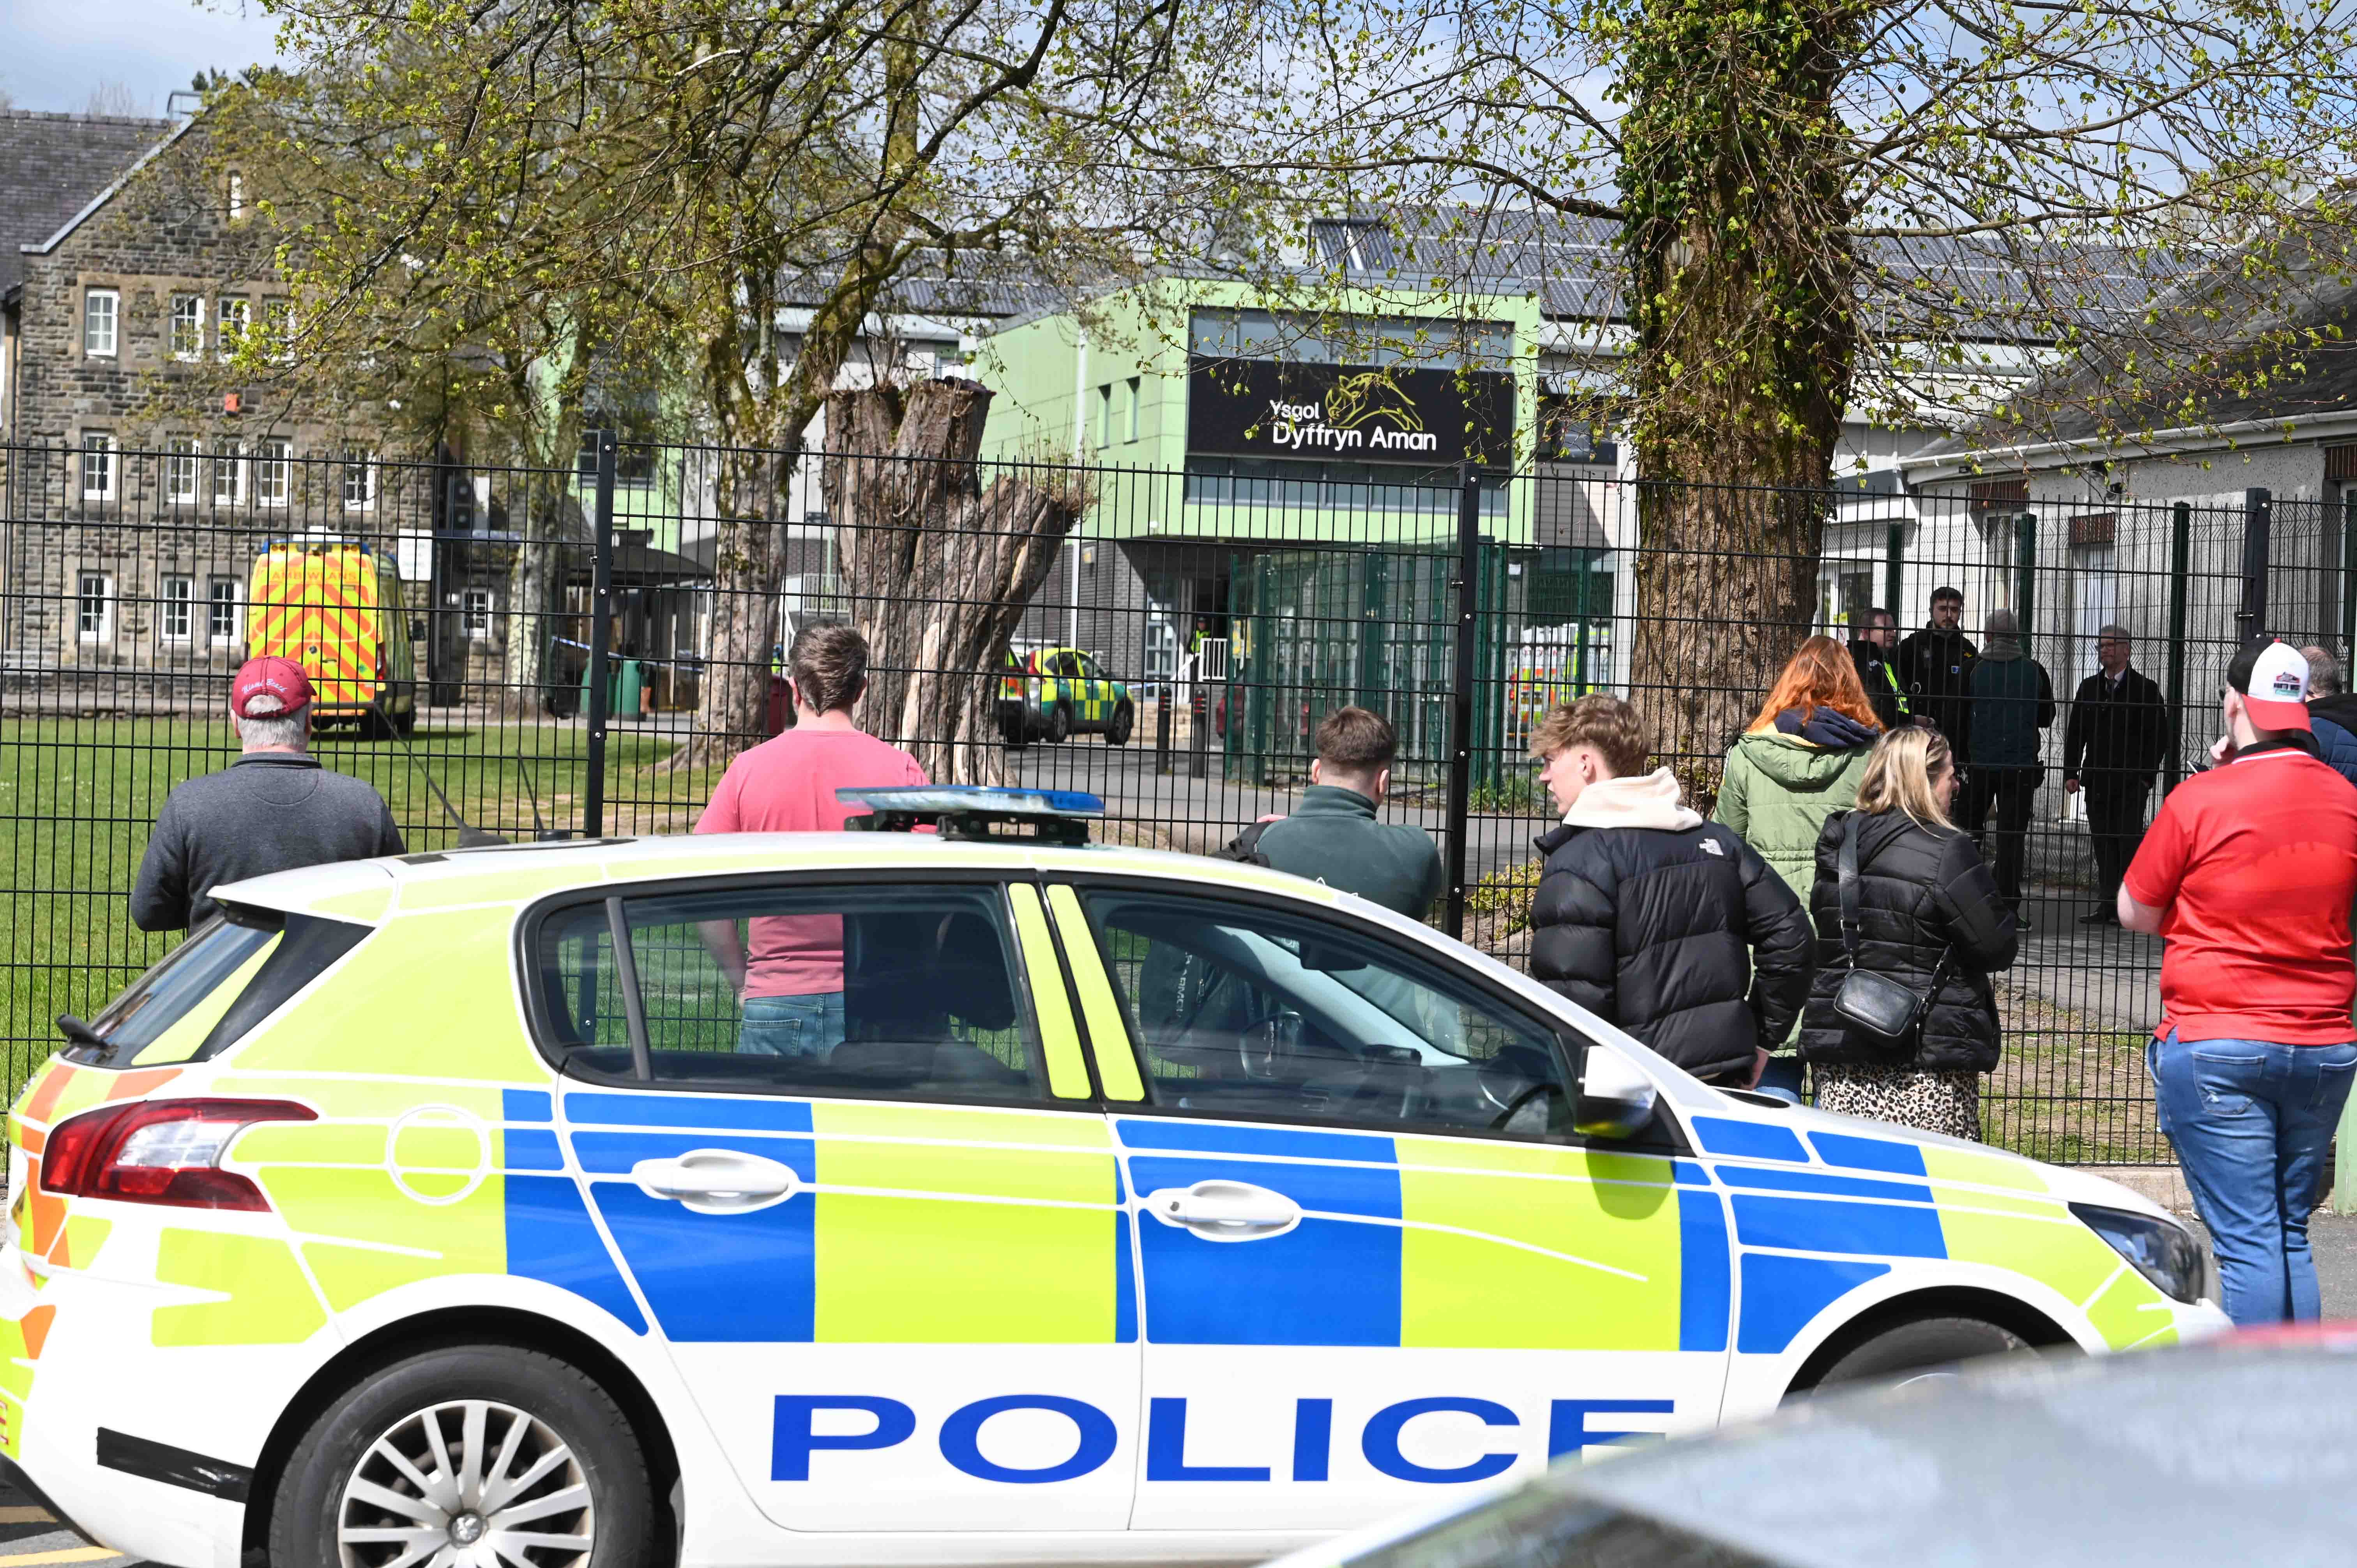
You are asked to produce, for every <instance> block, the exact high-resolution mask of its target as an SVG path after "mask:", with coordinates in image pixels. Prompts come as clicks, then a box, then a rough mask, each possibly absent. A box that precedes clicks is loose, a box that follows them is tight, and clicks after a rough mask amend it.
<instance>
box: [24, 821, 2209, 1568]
mask: <svg viewBox="0 0 2357 1568" xmlns="http://www.w3.org/2000/svg"><path fill="white" fill-rule="evenodd" d="M958 796H959V792H955V791H930V792H921V793H920V794H915V795H911V796H909V797H905V798H900V797H893V798H885V797H880V796H879V797H877V798H875V799H873V800H871V801H870V804H871V805H874V806H875V807H876V808H877V821H879V822H891V821H912V822H913V821H926V820H931V821H934V822H937V823H938V824H939V825H941V826H942V827H943V828H944V829H953V830H955V831H944V832H942V833H939V834H931V833H926V834H916V833H906V832H851V833H844V834H832V835H820V834H808V835H777V836H760V835H745V836H741V837H717V838H716V837H694V838H691V837H682V838H658V839H641V840H607V841H601V842H588V843H556V844H535V845H530V846H514V847H494V848H486V849H479V850H468V851H455V852H451V853H447V854H413V855H407V856H403V857H399V858H394V859H388V860H378V861H369V862H360V863H353V864H348V865H331V866H320V867H316V868H312V869H307V870H302V871H294V872H287V873H283V874H280V875H274V876H269V877H264V878H259V879H256V880H254V881H251V882H246V883H242V884H237V885H234V886H225V887H221V888H218V889H215V890H214V897H216V898H217V899H218V900H219V901H220V902H221V905H222V907H223V909H224V910H225V913H224V914H223V916H222V917H221V918H220V919H219V920H217V921H215V922H214V923H212V924H210V925H208V926H206V927H205V928H203V929H200V930H199V931H197V932H196V933H194V934H193V935H192V936H191V937H190V938H189V940H188V941H187V942H185V943H184V944H183V945H182V946H180V947H179V948H178V949H177V950H175V951H174V952H173V953H172V954H171V955H170V956H169V957H168V958H167V959H166V960H165V961H163V962H162V963H161V964H159V965H157V966H156V968H155V969H154V970H152V971H150V972H148V973H147V974H145V976H143V977H142V978H140V979H139V980H138V981H137V982H136V983H134V984H133V985H132V986H131V988H130V989H129V990H127V991H125V992H124V993H123V994H122V996H120V997H119V998H117V999H116V1000H115V1001H114V1002H113V1004H111V1005H110V1006H109V1007H108V1008H107V1009H106V1010H105V1011H104V1012H103V1013H102V1014H101V1015H98V1016H97V1017H95V1018H93V1019H91V1020H90V1021H89V1022H88V1023H83V1022H81V1021H80V1020H67V1021H64V1022H63V1024H62V1026H63V1027H64V1029H65V1030H66V1032H67V1034H68V1036H69V1037H70V1044H69V1045H68V1047H67V1048H66V1049H64V1050H63V1051H62V1052H61V1053H60V1054H59V1056H58V1057H57V1058H55V1059H53V1060H52V1061H50V1062H49V1063H48V1065H47V1066H46V1067H45V1068H44V1069H42V1070H41V1071H40V1073H39V1074H38V1076H37V1077H36V1078H35V1079H33V1080H32V1081H31V1083H30V1084H29V1085H28V1087H27V1090H25V1092H24V1095H23V1097H22V1098H21V1099H20V1100H19V1101H18V1102H17V1103H16V1106H15V1108H14V1109H13V1111H12V1112H10V1114H9V1117H8V1136H9V1142H10V1146H11V1152H10V1163H9V1190H10V1192H11V1194H12V1195H13V1197H12V1208H11V1220H12V1228H11V1231H10V1234H9V1236H8V1238H7V1242H6V1248H7V1255H6V1258H5V1262H0V1455H5V1463H4V1464H0V1473H5V1476H6V1477H7V1478H9V1479H11V1480H13V1481H15V1482H16V1483H17V1484H19V1485H22V1486H24V1487H27V1489H28V1490H30V1491H31V1492H33V1493H34V1494H35V1495H37V1496H38V1497H39V1498H42V1499H43V1500H45V1501H46V1502H47V1503H48V1505H49V1506H50V1508H51V1509H53V1510H54V1511H55V1512H56V1513H57V1514H58V1515H59V1517H60V1518H61V1519H65V1520H70V1521H71V1522H72V1523H73V1524H74V1525H75V1526H76V1527H77V1528H78V1529H80V1530H82V1531H84V1532H86V1533H87V1534H88V1535H89V1536H91V1538H92V1539H94V1540H95V1541H100V1542H102V1543H103V1544H104V1545H106V1546H108V1547H111V1548H113V1549H116V1550H119V1551H122V1552H127V1553H130V1554H131V1555H133V1556H134V1557H138V1558H145V1559H149V1560H152V1561H154V1562H156V1563H168V1564H179V1565H185V1568H199V1565H205V1568H228V1565H231V1564H235V1563H240V1562H241V1561H243V1560H244V1559H243V1558H242V1554H243V1553H246V1552H253V1551H261V1552H266V1553H267V1554H268V1560H269V1561H270V1562H271V1563H277V1564H282V1565H285V1568H314V1565H317V1564H322V1563H334V1564H339V1565H341V1568H412V1565H416V1564H428V1563H432V1564H468V1563H482V1564H493V1563H496V1564H499V1565H500V1568H512V1565H516V1564H523V1565H527V1568H560V1565H573V1568H580V1565H588V1568H622V1565H637V1564H646V1563H693V1564H741V1565H750V1564H756V1563H767V1564H775V1563H809V1564H876V1563H891V1564H906V1565H911V1568H913V1565H920V1564H951V1563H975V1562H1000V1563H1015V1562H1021V1563H1047V1562H1054V1561H1070V1562H1074V1563H1079V1562H1092V1563H1103V1562H1114V1561H1125V1562H1135V1563H1149V1562H1157V1563H1182V1562H1183V1563H1202V1562H1216V1561H1227V1562H1243V1561H1248V1560H1254V1559H1257V1558H1261V1557H1265V1556H1267V1555H1270V1554H1272V1553H1274V1552H1278V1551H1280V1550H1283V1549H1285V1548H1287V1547H1290V1546H1298V1545H1302V1544H1306V1543H1308V1542H1310V1541H1316V1540H1319V1539H1322V1538H1324V1537H1325V1536H1328V1535H1330V1534H1332V1533H1334V1532H1336V1531H1339V1530H1345V1529H1348V1528H1351V1527H1353V1526H1357V1525H1361V1524H1364V1523H1366V1522H1367V1521H1369V1520H1373V1519H1375V1518H1377V1517H1378V1516H1380V1515H1382V1514H1383V1513H1385V1512H1386V1511H1389V1510H1393V1509H1399V1508H1402V1507H1404V1506H1409V1505H1417V1504H1430V1503H1433V1502H1436V1501H1438V1500H1441V1499H1444V1498H1449V1497H1452V1496H1457V1495H1460V1494H1461V1491H1462V1489H1463V1488H1466V1487H1469V1486H1471V1485H1473V1484H1475V1483H1480V1482H1485V1481H1489V1480H1491V1479H1492V1478H1497V1477H1510V1476H1513V1475H1518V1474H1525V1473H1528V1472H1531V1471H1534V1470H1536V1469H1538V1468H1539V1467H1541V1466H1546V1465H1547V1464H1549V1463H1550V1462H1553V1461H1558V1460H1569V1459H1573V1458H1575V1457H1585V1456H1588V1455H1596V1454H1598V1453H1601V1452H1604V1451H1606V1450H1609V1448H1610V1447H1612V1446H1613V1445H1616V1444H1628V1443H1631V1442H1638V1441H1642V1440H1644V1439H1646V1438H1647V1437H1650V1436H1652V1435H1654V1434H1673V1433H1681V1432H1689V1431H1694V1430H1696V1429H1699V1428H1706V1427H1709V1426H1712V1425H1714V1424H1717V1423H1722V1422H1726V1421H1729V1420H1734V1419H1738V1418H1742V1417H1747V1416H1751V1415H1755V1414H1758V1413H1760V1412H1765V1411H1768V1410H1770V1409H1772V1408H1773V1407H1775V1406H1776V1405H1777V1404H1778V1403H1779V1402H1782V1401H1784V1400H1786V1399H1788V1398H1790V1397H1792V1395H1794V1394H1795V1393H1797V1392H1801V1391H1807V1390H1811V1389H1814V1388H1819V1387H1823V1386H1825V1385H1828V1384H1833V1383H1839V1382H1846V1381H1853V1380H1859V1379H1864V1378H1868V1377H1885V1376H1891V1375H1903V1374H1906V1373H1909V1372H1910V1371H1921V1370H1922V1369H1929V1368H1933V1367H1937V1366H1942V1365H1945V1364H1947V1363H1950V1362H1953V1360H1955V1359H1959V1358H1961V1357H1964V1356H1970V1355H1976V1354H1983V1353H1990V1352H2000V1351H2010V1350H2018V1349H2021V1348H2026V1347H2050V1348H2058V1349H2062V1350H2066V1351H2067V1350H2077V1351H2083V1352H2088V1353H2099V1352H2105V1351H2112V1350H2124V1349H2128V1348H2134V1347H2138V1346H2156V1345H2164V1344H2168V1343H2170V1342H2172V1341H2176V1340H2179V1339H2184V1338H2190V1337H2199V1336H2206V1335H2210V1334H2212V1333H2215V1332H2217V1331H2219V1330H2221V1329H2222V1328H2223V1327H2224V1326H2225V1319H2224V1318H2223V1316H2222V1315H2221V1313H2220V1312H2219V1310H2218V1308H2217V1307H2216V1305H2214V1304H2213V1303H2212V1301H2211V1300H2210V1299H2209V1296H2210V1291H2209V1286H2208V1277H2207V1272H2206V1265H2205V1263H2204V1260H2203V1257H2202V1254H2201V1250H2200V1248H2199V1247H2198V1246H2197V1245H2196V1244H2195V1242H2194V1240H2193V1239H2192V1238H2191V1237H2190V1235H2189V1234H2188V1233H2187V1231H2186V1230H2184V1228H2182V1227H2181V1226H2179V1224H2178V1223H2177V1222H2176V1221H2175V1220H2173V1219H2170V1218H2169V1216H2168V1215H2167V1214H2166V1213H2164V1212H2162V1211H2161V1210H2160V1209H2158V1208H2155V1207H2154V1206H2153V1205H2151V1204H2150V1203H2148V1202H2147V1201H2146V1200H2144V1199H2143V1198H2141V1197H2137V1196H2136V1195H2135V1194H2133V1193H2131V1192H2128V1191H2126V1190H2125V1189H2123V1188H2122V1187H2117V1186H2115V1185H2113V1184H2111V1183H2109V1182H2106V1181H2103V1180H2100V1179H2098V1178H2096V1177H2093V1176H2088V1175H2085V1174H2083V1173H2074V1172H2070V1171H2064V1170H2061V1169H2057V1168H2054V1167H2050V1166H2046V1165H2038V1164H2035V1163H2033V1162H2031V1161H2029V1160H2026V1159H2021V1158H2018V1157H2015V1156H2013V1155H2007V1154H2003V1153H2000V1152H1997V1151H1996V1150H1992V1149H1988V1148H1984V1147H1981V1146H1979V1145H1975V1144H1964V1143H1959V1142H1955V1141H1953V1140H1949V1139H1944V1138H1940V1137H1935V1136H1929V1135H1925V1134H1921V1133H1911V1132H1908V1131H1905V1130H1902V1129H1899V1128H1895V1127H1890V1126H1886V1125H1881V1124H1878V1123H1873V1122H1860V1121H1855V1120H1850V1119H1846V1118H1844V1117H1839V1116H1835V1115H1829V1114H1823V1113H1818V1112H1812V1111H1808V1110H1803V1109H1798V1108H1793V1107H1789V1106H1784V1105H1781V1104H1779V1103H1777V1102H1774V1101H1767V1100H1763V1099H1759V1098H1755V1097H1752V1096H1749V1095H1744V1094H1738V1093H1729V1092H1727V1091H1723V1090H1717V1089H1713V1088H1710V1087H1707V1086H1706V1085H1704V1084H1702V1083H1700V1082H1697V1081H1696V1080H1695V1079H1691V1078H1689V1077H1687V1076H1685V1075H1684V1074H1683V1073H1681V1072H1680V1071H1679V1070H1678V1069H1676V1068H1674V1067H1673V1066H1671V1065H1669V1064H1668V1063H1666V1062H1664V1061H1663V1060H1662V1059H1661V1058H1658V1057H1656V1056H1654V1055H1652V1053H1651V1052H1649V1051H1647V1050H1645V1049H1644V1048H1643V1047H1641V1046H1639V1045H1637V1044H1636V1043H1634V1042H1633V1041H1631V1040H1630V1039H1629V1038H1628V1037H1626V1036H1623V1035H1621V1034H1620V1033H1619V1032H1618V1031H1616V1030H1614V1029H1613V1028H1611V1027H1610V1026H1608V1025H1605V1024H1603V1023H1600V1022H1599V1021H1598V1020H1597V1019H1595V1018H1594V1017H1592V1016H1590V1015H1587V1014H1585V1013H1583V1012H1582V1011H1581V1010H1580V1009H1579V1008H1577V1006H1574V1005H1572V1004H1569V1003H1567V1002H1566V1001H1565V1000H1564V999H1563V998H1561V997H1559V996H1556V995H1555V994H1554V993H1551V992H1549V991H1548V990H1546V989H1545V988H1544V987H1543V986H1541V985H1538V984H1536V983H1534V982H1533V981H1531V980H1530V979H1528V978H1527V977H1525V976H1523V975H1522V974H1520V973H1518V972H1515V971H1513V970H1512V969H1510V968H1508V967H1506V966H1505V965H1503V964H1501V963H1499V962H1496V961H1493V960H1491V959H1490V958H1487V957H1484V956H1483V955H1481V954H1479V953H1477V952H1474V951H1473V950H1469V949H1468V948H1466V947H1464V946H1462V945H1460V944H1458V943H1457V942H1454V941H1452V940H1448V939H1447V938H1445V937H1442V936H1440V935H1438V934H1437V933H1436V932H1434V931H1432V930H1430V929H1426V927H1423V926H1421V925H1418V924H1415V922H1412V921H1409V920H1406V919H1404V918H1399V917H1396V916H1394V915H1392V914H1389V913H1387V912H1385V911H1383V910H1382V909H1379V908H1375V907H1373V906H1372V905H1369V904H1366V903H1363V902H1361V901H1360V900H1358V899H1356V898H1354V897H1351V896H1350V895H1347V894H1343V893H1340V892H1337V891H1335V890H1333V889H1330V888H1328V887H1326V886H1321V885H1319V884H1317V883H1312V882H1307V881H1302V880H1299V879H1297V878H1293V877H1288V876H1286V875H1283V874H1281V873H1278V872H1275V871H1270V870H1265V869H1261V868H1255V867H1251V866H1243V865H1235V864H1233V863H1231V862H1224V861H1213V860H1209V859H1200V858H1192V857H1186V856H1179V855H1171V854H1154V853H1147V852H1141V851H1135V850H1128V849H1112V848H1092V847H1089V846H1088V845H1087V844H1085V843H1074V842H1072V841H1074V840H1075V839H1077V838H1080V837H1081V836H1082V834H1080V833H1079V832H1075V831H1074V828H1075V824H1076V823H1077V822H1080V821H1082V820H1084V819H1085V817H1086V815H1087V813H1088V812H1089V811H1090V810H1092V807H1091V804H1090V802H1089V798H1087V797H1079V798H1077V799H1070V798H1065V797H1061V796H1060V795H1058V794H1056V793H1055V792H1044V791H985V792H980V794H979V795H975V794H973V793H971V792H968V793H967V794H965V795H964V796H963V802H964V803H963V805H961V804H960V800H959V799H957V798H952V797H958ZM895 800H898V801H899V804H898V806H895V804H894V801H895ZM944 801H946V802H947V803H946V804H944ZM977 801H979V802H980V804H977V803H976V802H977ZM928 802H930V804H928ZM984 807H988V808H989V810H988V811H985V810H984ZM894 811H898V812H899V816H898V817H895V816H894V814H893V813H894ZM926 811H931V812H932V813H933V815H932V816H931V818H928V817H927V816H926V815H925V813H926ZM990 811H997V812H999V813H1000V814H998V815H996V816H993V815H991V814H989V813H990ZM1027 823H1028V826H1027V825H1026V824H1027ZM781 955H782V956H781ZM740 975H741V976H743V977H744V978H743V980H742V983H741V984H740V982H739V978H738V977H739V976H740ZM780 1018H786V1019H790V1020H791V1025H792V1026H791V1027H790V1028H781V1027H780Z"/></svg>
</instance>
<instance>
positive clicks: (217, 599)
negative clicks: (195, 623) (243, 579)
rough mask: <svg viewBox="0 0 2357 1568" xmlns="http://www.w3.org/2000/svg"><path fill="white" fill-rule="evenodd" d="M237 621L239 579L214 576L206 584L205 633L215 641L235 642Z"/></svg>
mask: <svg viewBox="0 0 2357 1568" xmlns="http://www.w3.org/2000/svg"><path fill="white" fill-rule="evenodd" d="M237 623H238V614H237V579H236V578H235V577H215V578H212V579H211V580H210V581H209V582H207V583H206V584H205V635H206V636H207V637H209V638H210V639H212V640H213V641H215V642H235V641H236V640H237V639H238V624H237Z"/></svg>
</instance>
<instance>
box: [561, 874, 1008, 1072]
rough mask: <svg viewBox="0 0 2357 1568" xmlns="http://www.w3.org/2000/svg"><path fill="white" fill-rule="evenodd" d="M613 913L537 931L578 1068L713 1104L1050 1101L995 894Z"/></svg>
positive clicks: (573, 913)
mask: <svg viewBox="0 0 2357 1568" xmlns="http://www.w3.org/2000/svg"><path fill="white" fill-rule="evenodd" d="M617 902H618V905H619V910H618V911H616V910H609V908H608V906H607V905H606V904H604V903H598V904H585V905H575V906H572V907H569V908H564V909H561V910H558V911H556V912H554V913H553V914H551V915H549V916H548V917H546V918H544V919H543V920H542V921H541V923H540V926H539V929H538V930H537V933H536V935H535V939H534V943H535V947H536V949H537V956H538V964H537V968H538V984H539V987H540V993H541V1005H540V1008H539V1010H538V1011H539V1014H540V1017H541V1019H542V1023H543V1027H544V1032H545V1035H546V1036H548V1038H549V1044H551V1045H552V1046H554V1047H555V1048H556V1049H557V1050H558V1051H560V1052H561V1053H562V1054H563V1056H564V1058H565V1063H566V1066H567V1069H568V1070H573V1071H576V1072H577V1073H579V1074H580V1075H582V1076H587V1077H594V1078H605V1079H630V1080H636V1081H644V1082H648V1083H650V1084H652V1085H677V1086H680V1087H695V1088H703V1089H715V1090H726V1089H730V1088H737V1089H743V1090H754V1091H761V1090H766V1091H770V1092H783V1093H798V1094H813V1095H827V1094H851V1095H886V1096H891V1097H908V1098H912V1099H924V1100H955V1101H973V1100H981V1101H1044V1100H1046V1099H1048V1098H1049V1094H1048V1089H1047V1077H1046V1073H1045V1072H1044V1070H1043V1069H1042V1067H1041V1063H1040V1056H1039V1038H1038V1033H1037V1030H1036V1029H1035V1028H1034V1027H1033V1024H1032V1018H1031V1009H1030V1007H1029V1005H1028V1001H1027V998H1026V993H1025V992H1024V989H1023V986H1022V983H1021V981H1020V979H1019V977H1018V975H1017V970H1016V965H1015V954H1016V948H1015V944H1014V941H1013V940H1012V938H1011V935H1010V933H1009V931H1008V929H1007V922H1006V902H1005V895H1004V893H1003V892H1002V891H1001V890H1000V889H999V888H998V887H996V886H882V887H860V886H818V887H812V886H802V887H748V888H730V889H722V890H714V891H707V892H694V893H675V894H665V895H661V896H657V897H641V898H624V899H620V900H619V901H617ZM617 912H619V926H620V927H621V929H623V930H624V931H626V932H627V947H626V948H624V949H618V948H617V946H616V942H615V935H614V932H615V927H616V925H617V923H618V921H617V918H616V916H617ZM634 1004H635V1005H634Z"/></svg>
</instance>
